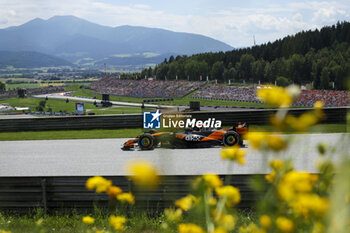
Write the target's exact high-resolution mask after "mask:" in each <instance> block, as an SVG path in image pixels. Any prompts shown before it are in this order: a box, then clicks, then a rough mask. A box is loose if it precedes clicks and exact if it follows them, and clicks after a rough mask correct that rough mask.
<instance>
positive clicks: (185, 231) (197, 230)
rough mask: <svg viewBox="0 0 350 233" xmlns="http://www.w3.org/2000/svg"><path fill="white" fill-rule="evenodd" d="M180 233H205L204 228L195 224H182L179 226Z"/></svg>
mask: <svg viewBox="0 0 350 233" xmlns="http://www.w3.org/2000/svg"><path fill="white" fill-rule="evenodd" d="M178 232H179V233H205V231H204V230H203V228H201V227H200V226H198V225H196V224H193V223H181V224H179V225H178Z"/></svg>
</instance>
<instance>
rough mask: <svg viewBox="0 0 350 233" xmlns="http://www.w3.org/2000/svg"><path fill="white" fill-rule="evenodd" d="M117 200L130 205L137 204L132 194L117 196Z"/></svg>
mask: <svg viewBox="0 0 350 233" xmlns="http://www.w3.org/2000/svg"><path fill="white" fill-rule="evenodd" d="M117 199H118V200H119V201H121V202H127V203H130V204H132V205H133V204H135V197H134V195H132V193H122V194H119V195H118V196H117Z"/></svg>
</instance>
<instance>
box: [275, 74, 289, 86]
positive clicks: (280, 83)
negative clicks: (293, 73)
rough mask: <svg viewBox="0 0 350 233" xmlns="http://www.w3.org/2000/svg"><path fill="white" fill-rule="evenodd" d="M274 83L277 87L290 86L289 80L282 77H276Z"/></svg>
mask: <svg viewBox="0 0 350 233" xmlns="http://www.w3.org/2000/svg"><path fill="white" fill-rule="evenodd" d="M276 83H277V85H278V86H282V87H286V86H288V85H289V84H290V80H289V79H287V78H285V77H283V76H278V77H277V79H276Z"/></svg>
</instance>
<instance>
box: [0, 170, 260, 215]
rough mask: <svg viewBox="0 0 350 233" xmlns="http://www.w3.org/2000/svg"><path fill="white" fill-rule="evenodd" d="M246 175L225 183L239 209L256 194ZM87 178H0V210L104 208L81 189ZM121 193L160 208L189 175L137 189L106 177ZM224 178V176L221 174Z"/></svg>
mask: <svg viewBox="0 0 350 233" xmlns="http://www.w3.org/2000/svg"><path fill="white" fill-rule="evenodd" d="M250 177H251V176H249V175H233V176H231V177H230V178H229V180H230V181H229V184H231V185H234V186H235V187H238V188H239V189H240V192H241V196H242V200H241V203H240V204H239V207H241V208H250V207H252V206H253V203H254V202H255V201H256V200H257V198H258V195H257V194H255V193H254V192H253V190H252V189H251V188H250V187H249V178H250ZM88 178H89V177H0V211H2V212H16V213H28V212H29V211H33V210H35V209H38V208H41V209H43V210H44V211H45V212H47V213H55V212H57V211H64V212H65V211H67V212H70V211H72V210H73V209H74V211H76V212H78V213H84V212H88V211H92V210H93V208H95V207H98V208H104V209H108V208H109V206H110V204H111V202H110V199H109V197H108V196H107V195H106V194H96V193H95V192H93V191H90V190H87V189H86V188H85V182H86V180H87V179H88ZM106 178H107V179H110V180H112V181H113V184H114V185H117V186H119V187H120V188H121V189H122V190H123V191H124V192H132V193H133V194H134V195H135V207H136V208H139V209H141V210H152V211H154V210H160V211H161V210H163V209H164V208H166V207H169V206H173V204H174V201H175V200H177V199H179V198H181V197H183V196H185V195H187V194H189V193H190V192H191V183H192V181H193V179H194V177H193V176H164V177H162V181H161V184H160V185H159V186H158V187H157V188H155V189H149V190H144V189H143V190H140V189H137V188H136V187H135V186H134V185H133V183H132V182H131V180H129V179H128V178H126V177H106ZM221 179H223V180H225V179H228V176H221Z"/></svg>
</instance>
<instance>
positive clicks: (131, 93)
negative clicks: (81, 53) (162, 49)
mask: <svg viewBox="0 0 350 233" xmlns="http://www.w3.org/2000/svg"><path fill="white" fill-rule="evenodd" d="M203 85H205V83H204V82H188V81H158V80H120V79H118V78H117V77H105V78H103V79H101V80H99V81H97V82H94V83H92V84H90V88H92V89H93V90H95V91H96V92H98V93H100V94H110V95H117V96H127V97H139V98H152V97H183V96H185V95H187V94H189V93H191V92H192V91H194V90H196V89H198V88H199V87H201V86H203Z"/></svg>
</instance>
